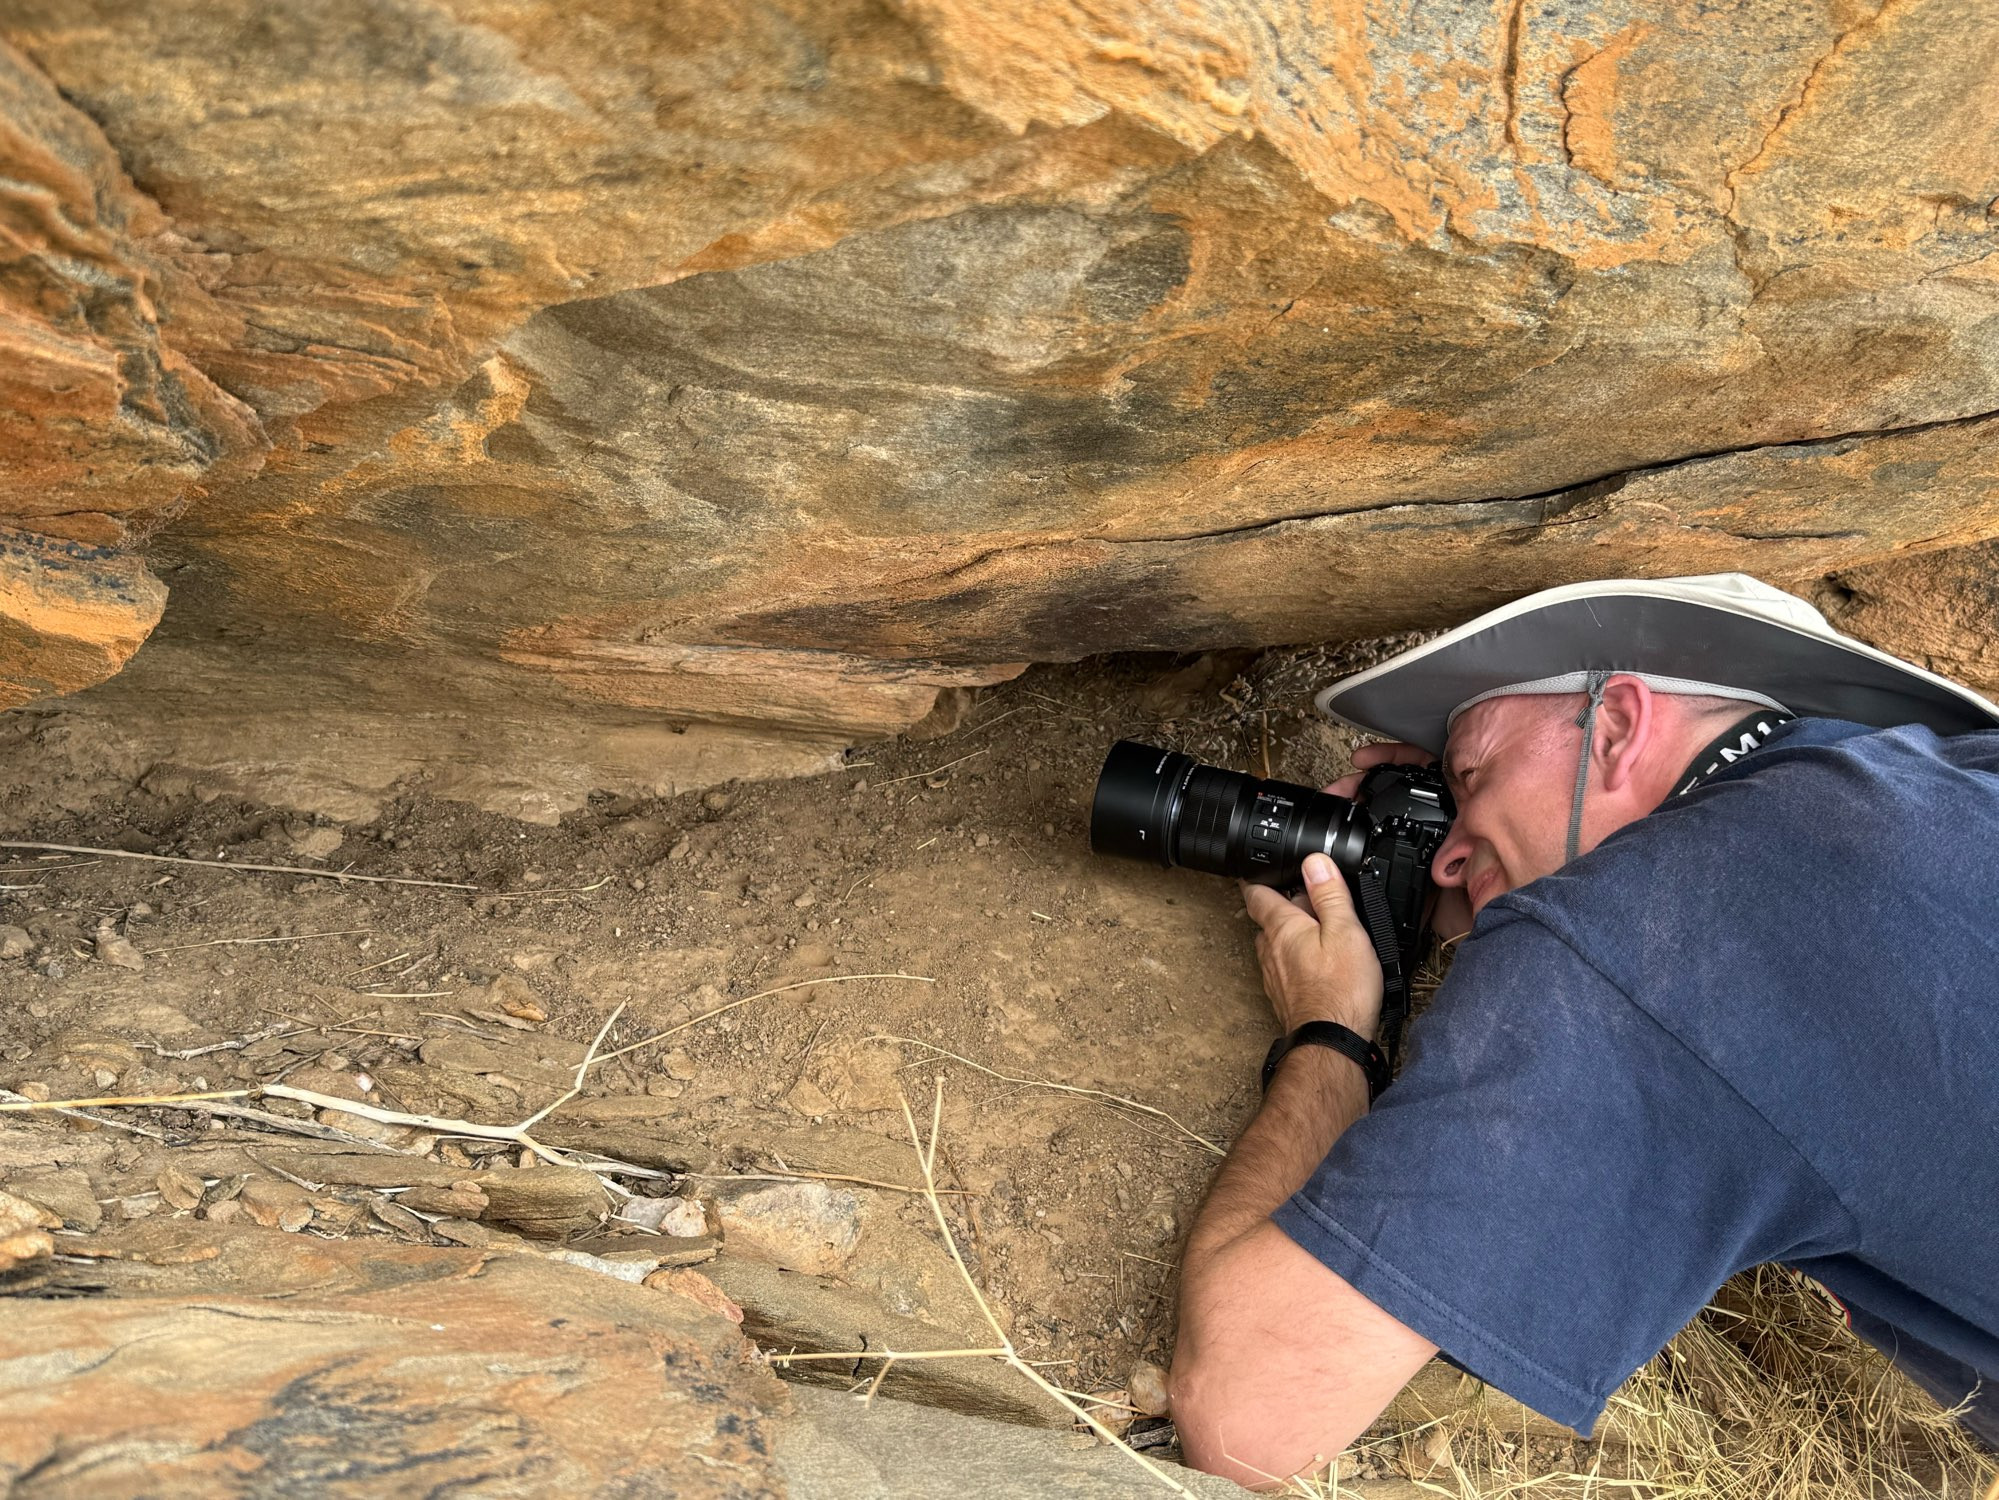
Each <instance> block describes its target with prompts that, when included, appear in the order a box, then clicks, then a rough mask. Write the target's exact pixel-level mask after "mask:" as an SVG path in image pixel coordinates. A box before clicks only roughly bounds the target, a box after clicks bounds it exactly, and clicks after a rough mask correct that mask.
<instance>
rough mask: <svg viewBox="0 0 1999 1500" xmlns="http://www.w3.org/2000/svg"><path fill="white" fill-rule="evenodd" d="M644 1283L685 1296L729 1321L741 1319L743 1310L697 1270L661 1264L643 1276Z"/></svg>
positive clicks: (674, 1294)
mask: <svg viewBox="0 0 1999 1500" xmlns="http://www.w3.org/2000/svg"><path fill="white" fill-rule="evenodd" d="M645 1285H647V1286H649V1287H651V1288H652V1289H653V1290H654V1291H656V1292H668V1293H671V1294H672V1295H673V1296H676V1297H685V1298H687V1299H688V1300H689V1301H690V1302H693V1303H695V1304H697V1305H698V1306H701V1307H705V1308H707V1309H708V1311H710V1312H712V1313H715V1314H717V1315H719V1316H721V1317H724V1318H727V1319H728V1320H729V1321H730V1322H731V1323H740V1322H742V1321H743V1310H742V1309H741V1308H740V1307H738V1306H736V1304H735V1303H733V1302H731V1301H730V1300H729V1299H728V1297H727V1296H725V1295H724V1294H723V1292H722V1289H721V1288H720V1287H718V1286H716V1285H715V1283H714V1282H712V1281H710V1280H709V1279H708V1278H707V1277H706V1276H703V1275H702V1274H701V1273H700V1272H699V1271H693V1270H688V1269H686V1268H685V1267H678V1266H662V1267H661V1268H660V1269H659V1270H657V1271H654V1272H652V1273H651V1274H650V1275H648V1276H647V1277H646V1278H645Z"/></svg>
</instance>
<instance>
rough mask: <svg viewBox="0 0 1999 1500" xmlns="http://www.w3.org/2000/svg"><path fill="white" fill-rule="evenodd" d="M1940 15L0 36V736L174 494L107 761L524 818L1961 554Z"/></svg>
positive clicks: (430, 10)
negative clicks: (1315, 652)
mask: <svg viewBox="0 0 1999 1500" xmlns="http://www.w3.org/2000/svg"><path fill="white" fill-rule="evenodd" d="M1962 9H1963V8H1962V7H1961V6H1957V5H1953V4H1951V3H1949V0H1910V3H1908V4H1904V5H1898V6H1896V7H1893V8H1892V9H1891V10H1889V11H1888V12H1885V13H1883V14H1882V15H1881V16H1878V17H1875V18H1873V19H1872V20H1869V21H1868V22H1866V24H1864V25H1862V26H1858V27H1856V26H1855V25H1854V24H1853V22H1852V20H1851V18H1850V17H1848V16H1847V15H1846V13H1845V11H1843V10H1842V9H1841V8H1840V7H1838V6H1835V5H1831V4H1812V5H1805V6H1786V5H1782V4H1779V3H1777V0H1755V3H1751V4H1748V5H1746V6H1743V7H1737V8H1734V9H1728V8H1720V9H1717V8H1714V7H1708V8H1699V7H1695V8H1690V9H1681V10H1675V11H1672V12H1671V13H1670V14H1664V13H1661V11H1660V10H1659V8H1658V7H1656V6H1649V5H1645V4H1642V3H1641V0H1602V3H1599V4H1596V5H1593V6H1590V7H1587V8H1585V9H1584V10H1582V11H1574V10H1536V9H1534V8H1531V7H1529V8H1525V9H1523V8H1521V7H1519V6H1517V5H1507V4H1500V3H1497V0H1494V3H1490V4H1487V5H1484V6H1473V7H1464V8H1459V9H1457V10H1455V11H1453V12H1452V13H1451V15H1450V16H1449V17H1448V18H1446V19H1445V20H1443V21H1440V23H1439V24H1438V25H1437V26H1435V27H1425V28H1416V27H1411V26H1409V25H1408V24H1406V17H1405V16H1404V15H1403V14H1402V12H1401V11H1399V10H1397V9H1396V8H1394V7H1392V6H1386V5H1380V4H1361V5H1359V6H1357V7H1353V8H1350V9H1348V10H1342V11H1340V12H1339V13H1338V15H1337V16H1335V15H1334V14H1333V13H1332V12H1329V11H1321V10H1315V9H1313V8H1311V7H1288V8H1286V7H1280V8H1278V9H1276V10H1272V9H1270V8H1269V7H1265V6H1258V5H1251V4H1249V3H1247V0H1206V3H1203V4H1201V5H1197V6H1190V7H1179V8H1173V9H1171V11H1170V13H1163V12H1161V11H1160V10H1159V8H1158V7H1153V6H1143V5H1140V4H1139V3H1138V0H1105V3H1104V4H1101V5H1097V6H1094V7H1093V8H1092V9H1091V10H1090V12H1089V15H1088V18H1087V20H1085V19H1083V18H1082V17H1081V12H1080V11H1078V10H1076V9H1075V8H1074V7H1065V6H1062V5H1057V4H1055V3H1054V0H1033V3H1029V4H1024V5H1018V6H1012V7H1004V8H1002V9H1001V10H1000V11H995V10H994V9H993V8H992V7H990V6H986V5H975V4H971V3H967V0H924V3H922V4H920V5H917V4H912V5H906V6H898V7H892V8H890V9H888V10H882V9H879V8H877V7H873V6H870V5H865V4H863V3H861V0H832V3H828V4H824V5H815V6H810V7H803V6H799V7H790V8H783V7H780V8H778V9H772V8H770V7H765V6H754V5H750V4H748V3H747V0H741V3H738V0H720V3H718V4H717V5H715V6H712V7H709V8H707V9H706V10H704V11H703V13H702V15H701V17H700V18H699V21H698V23H687V22H685V21H684V20H683V19H682V18H680V17H679V16H678V14H677V13H675V14H673V15H671V16H669V15H668V14H667V13H665V12H657V13H656V12H654V11H651V10H647V9H645V8H643V7H640V8H637V9H634V8H632V7H628V6H622V5H618V4H614V3H612V0H578V3H573V4H562V5H557V4H555V3H553V0H522V3H520V4H515V5H511V6H508V7H505V8H504V9H501V10H490V9H489V10H482V11H480V12H479V13H478V15H477V16H476V17H475V16H472V15H470V14H461V13H460V12H459V11H456V10H454V9H452V8H450V7H446V6H444V5H441V4H434V3H428V0H419V3H416V4H414V5H411V6H407V7H401V8H395V7H392V8H390V9H388V10H382V9H379V8H369V7H358V8H355V7H348V8H338V7H336V8H334V9H332V10H314V9H305V10H296V9H281V10H280V11H277V12H272V11H271V10H270V9H269V8H268V7H264V6H261V5H259V4H257V3H256V0H204V3H201V4H197V3H195V0H163V3H160V4H155V5H151V6H146V7H138V8H134V7H131V6H129V5H126V4H123V3H121V0H17V3H15V4H13V5H10V6H9V8H8V12H7V15H6V18H5V20H4V22H0V34H4V37H5V44H6V45H7V46H8V47H9V49H10V50H7V51H6V52H5V53H4V54H0V119H4V120H5V121H6V122H7V125H6V127H5V130H4V132H0V182H4V183H6V184H7V186H6V187H5V188H4V191H0V213H5V214H6V215H7V222H8V223H9V224H10V226H13V227H12V228H10V236H11V237H10V238H9V240H8V241H7V243H8V244H9V245H10V246H12V247H14V248H12V249H10V250H9V251H8V252H7V256H8V259H7V262H6V264H7V266H8V268H9V274H8V276H7V277H6V278H5V279H4V280H0V285H4V286H5V288H6V291H5V292H4V294H0V352H4V353H7V354H9V355H11V356H12V359H11V360H9V361H0V364H4V365H5V366H6V370H7V374H6V375H4V376H0V381H5V382H7V384H6V387H5V390H4V392H0V395H4V396H5V397H6V398H7V400H6V405H7V406H8V408H9V409H13V410H19V411H23V412H26V413H28V414H29V417H30V421H29V423H28V425H27V426H26V427H25V428H24V429H23V430H24V432H27V433H29V434H30V437H29V438H28V439H24V444H25V446H23V447H22V450H21V453H20V455H19V457H20V462H18V463H17V464H16V465H15V466H14V467H13V468H12V469H10V472H9V474H8V475H7V476H6V477H5V479H4V480H0V527H5V528H7V529H6V530H5V531H4V532H0V641H4V642H5V643H6V644H7V646H8V647H9V649H7V650H5V651H4V652H0V662H4V663H5V665H4V667H0V682H4V686H0V704H5V703H9V702H21V701H26V700H28V699H33V698H40V697H44V696H46V695H49V694H52V693H57V692H64V691H70V690H73V689H75V688H77V687H79V686H81V685H83V684H85V683H87V682H90V681H92V680H95V679H96V678H100V677H103V676H104V675H106V674H107V673H109V672H112V671H114V670H116V668H117V666H118V663H119V662H121V661H123V660H124V658H125V657H126V656H127V655H129V654H130V653H131V651H132V650H133V648H134V647H135V646H136V645H137V643H138V641H139V640H140V639H142V638H144V637H145V635H146V632H147V631H148V630H150V629H152V628H153V622H154V621H155V620H156V619H158V618H159V617H160V610H161V607H162V603H163V590H162V588H161V586H160V585H159V583H158V582H157V581H156V580H154V579H153V578H152V577H151V576H150V574H148V573H147V572H146V571H145V568H144V566H143V564H142V563H141V562H140V560H139V556H138V552H137V550H136V549H137V548H138V547H139V545H140V544H141V543H142V542H143V540H144V538H145V534H146V533H147V532H149V531H150V530H152V529H154V528H156V527H158V526H159V525H161V524H163V523H164V522H165V521H166V520H168V519H169V518H170V517H171V516H173V514H174V513H175V512H176V510H177V509H179V508H180V507H182V506H185V508H186V515H185V517H184V518H183V519H182V520H181V521H179V522H177V523H176V528H175V529H174V530H172V531H170V532H167V533H165V534H164V538H163V540H162V541H161V542H160V544H159V545H160V546H161V548H162V549H163V550H164V552H165V553H166V554H167V555H169V556H170V557H171V560H172V562H173V563H174V564H175V565H176V569H177V570H176V571H175V572H173V574H172V575H171V576H172V577H173V578H174V579H175V580H176V588H177V590H178V595H177V600H176V608H175V610H174V611H173V612H172V614H171V616H169V617H168V618H167V620H166V623H165V624H163V625H162V626H160V628H159V629H158V631H157V632H156V635H155V638H154V640H153V641H152V643H151V645H150V646H149V647H148V648H147V649H146V650H145V651H143V652H141V653H140V654H139V656H138V657H137V658H136V660H135V662H134V664H133V666H132V667H131V668H129V669H128V670H127V672H126V673H125V674H124V675H123V676H121V677H120V678H118V679H115V680H114V681H112V682H111V683H109V684H107V685H106V686H105V687H103V688H101V689H98V690H95V691H93V692H90V693H86V694H83V695H82V696H81V697H79V698H77V699H75V700H74V708H73V710H72V711H73V712H75V713H78V714H84V715H90V716H93V718H95V719H96V721H97V725H98V727H100V728H101V729H102V731H103V737H104V738H105V740H106V741H107V742H108V743H110V744H111V745H112V747H113V749H114V753H115V754H116V755H118V756H121V757H124V758H125V759H127V760H129V761H130V762H131V766H132V769H133V770H134V772H135V774H136V772H137V771H138V770H142V769H144V768H145V767H147V766H149V765H152V764H155V763H158V762H161V761H171V762H174V763H177V764H183V765H193V766H201V767H204V768H207V776H206V780H208V781H210V782H212V783H213V784H214V785H215V786H217V787H220V788H232V789H255V790H258V791H260V792H261V793H262V794H264V795H266V796H275V797H277V798H279V799H280V800H285V801H289V802H291V803H293V804H295V805H299V806H306V807H314V808H318V809H321V810H324V811H328V812H333V813H336V814H339V815H342V816H358V815H361V814H363V813H365V812H367V811H369V810H370V809H371V808H372V806H373V805H374V804H375V803H376V802H377V801H379V799H380V798H381V797H382V795H383V794H384V792H385V790H386V788H388V787H389V786H390V785H391V784H392V783H393V781H394V780H395V779H396V777H397V776H399V775H401V774H404V773H406V772H409V771H411V770H414V769H423V770H424V771H426V773H427V774H428V775H429V777H430V786H431V788H432V789H433V790H435V791H438V792H440V793H442V794H443V795H447V796H460V797H465V798H468V799H470V800H474V801H477V802H480V803H482V804H483V805H487V806H491V807H495V808H500V809H503V810H506V811H509V812H512V813H515V814H517V815H520V816H526V817H533V818H539V819H543V820H548V819H552V818H554V817H555V816H557V815H558V814H559V813H560V812H561V811H562V810H563V809H565V808H566V807H572V806H575V805H577V804H578V803H580V802H581V801H582V799H583V797H584V795H585V794H586V793H587V792H588V791H589V790H590V789H591V788H593V787H604V788H608V789H611V790H614V791H619V792H624V793H628V794H633V795H638V794H649V793H653V792H661V791H672V790H676V789H686V788H689V787H694V786H699V785H705V784H708V783H711V782H716V781H721V780H726V779H729V778H731V777H738V776H744V775H750V774H775V773H781V772H797V771H805V770H813V769H823V768H826V767H828V766H829V765H830V764H831V762H832V759H833V755H834V752H835V750H836V749H837V747H838V746H840V745H841V744H844V743H846V742H847V741H849V740H851V739H852V738H854V737H856V736H863V735H876V734H883V733H890V732H894V731H897V730H900V729H906V728H909V727H911V726H913V725H918V724H922V723H925V722H926V721H927V722H928V723H929V724H930V725H932V726H933V727H934V726H935V725H936V724H939V723H942V722H944V721H946V720H948V719H949V718H950V716H951V714H952V712H953V705H954V703H957V702H959V701H961V699H962V695H964V694H965V693H967V692H968V691H970V690H973V689H976V688H977V687H979V686H980V685H982V684H986V683H990V682H993V681H995V680H999V679H1001V678H1004V677H1005V676H1006V675H1008V674H1009V673H1011V672H1012V671H1013V670H1015V669H1016V667H1017V665H1018V664H1019V663H1021V662H1024V661H1027V660H1038V659H1071V658H1074V657H1077V656H1080V655H1083V654H1085V653H1088V652H1095V651H1109V650H1128V649H1135V648H1136V649H1160V650H1176V651H1178V650H1201V649H1208V648H1213V647H1224V646H1242V645H1251V644H1258V643H1266V642H1274V641H1292V640H1302V639H1324V638H1328V637H1336V636H1358V635H1371V634H1378V633H1382V632H1387V631H1395V630H1403V629H1411V628H1418V627H1425V626H1434V625H1438V624H1442V623H1445V622H1446V621H1447V620H1450V619H1452V618H1453V617H1461V616H1463V615H1464V614H1466V613H1469V612H1471V611H1472V610H1474V609H1477V608H1480V607H1484V606H1487V605H1490V604H1493V603H1497V602H1499V601H1500V600H1502V599H1503V598H1506V597H1508V596H1511V595H1514V594H1518V593H1521V592H1525V591H1527V590H1528V589H1531V588H1534V587H1538V586H1541V585H1545V584H1549V583H1554V582H1560V581H1565V580H1568V579H1571V578H1576V577H1580V576H1585V575H1602V574H1606V573H1614V572H1627V571H1630V572H1642V573H1662V572H1691V571H1707V570H1713V569H1717V568H1733V567H1740V568H1746V569H1748V570H1751V571H1757V572H1761V573H1763V574H1765V575H1768V576H1773V577H1779V578H1797V577H1806V576H1813V575H1818V574H1823V573H1825V572H1828V571H1832V570H1845V569H1854V568H1859V567H1863V566H1865V565H1868V564H1871V563H1875V562H1879V561H1881V560H1883V559H1886V558H1890V557H1892V556H1895V555H1896V554H1897V553H1899V552H1901V551H1904V550H1906V549H1909V548H1914V547H1934V546H1939V545H1945V544H1970V543H1974V542H1978V541H1981V540H1984V539H1986V538H1988V537H1991V536H1993V535H1995V534H1999V478H1995V473H1994V461H1993V459H1992V457H1991V455H1992V454H1993V453H1994V452H1995V451H1999V445H1995V444H1994V443H1993V441H1992V431H1993V427H1994V421H1995V419H1994V418H1993V416H1992V415H1991V414H1992V413H1993V412H1994V411H1995V410H1999V353H1995V348H1994V345H1993V342H1992V337H1991V331H1990V330H1991V315H1990V308H1991V298H1992V286H1993V265H1994V260H1993V255H1992V250H1991V241H1990V219H1989V215H1988V214H1987V213H1986V205H1988V204H1990V203H1991V202H1992V201H1993V199H1994V198H1995V197H1999V165H1995V158H1994V157H1993V156H1992V153H1989V152H1986V153H1980V152H1977V151H1969V150H1966V149H1964V146H1963V142H1964V141H1966V140H1972V139H1982V138H1983V135H1984V133H1986V132H1987V131H1989V124H1990V120H1991V118H1992V117H1993V115H1994V113H1995V111H1999V81H1995V80H1999V74H1995V73H1994V70H1993V69H1992V68H1991V67H1990V65H1989V59H1987V58H1986V57H1985V56H1984V54H1983V53H1982V52H1981V51H1980V49H1979V48H1977V47H1975V46H1967V45H1965V43H1964V40H1963V36H1964V25H1963V14H1962ZM302 57H310V58H311V59H312V60H313V61H312V66H311V67H310V69H303V68H301V66H300V64H299V61H298V60H299V59H300V58H302ZM385 57H388V58H397V59H418V58H420V59H422V64H421V66H416V65H414V64H412V65H411V66H408V67H403V66H384V65H383V62H382V59H383V58H385ZM225 98H226V99H227V100H228V101H230V102H229V104H228V105H227V106H226V107H225V106H216V105H214V104H213V101H215V100H218V99H225ZM1939 100H1942V101H1947V103H1946V104H1943V105H1939V104H1938V101H1939ZM495 141H504V142H505V145H506V149H505V150H504V151H495V150H494V149H493V143H494V142H495ZM445 579H449V580H450V581H449V584H448V586H446V585H445V584H444V583H443V582H442V580H445ZM302 682H304V683H310V684H311V689H310V691H309V692H305V693H301V692H300V690H299V685H300V684H301V683H302ZM940 703H941V704H942V707H941V708H940ZM933 716H934V717H933ZM334 726H337V729H338V733H331V732H327V731H328V730H329V728H330V727H334Z"/></svg>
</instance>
